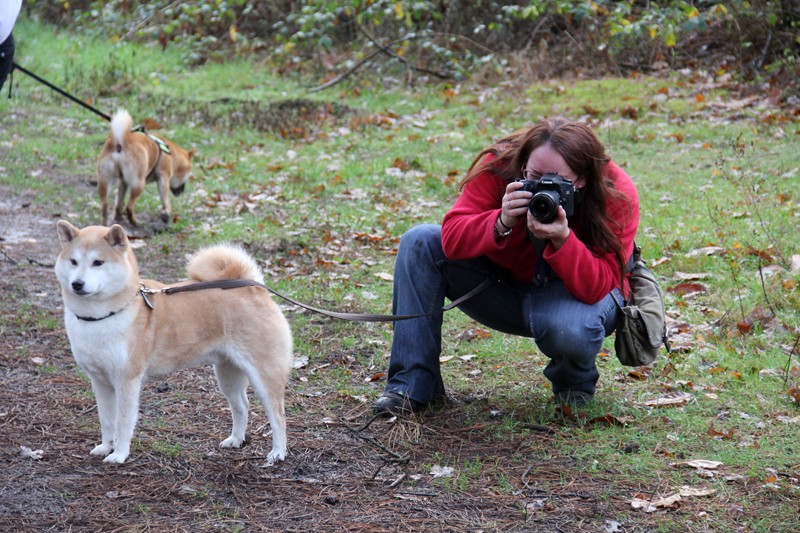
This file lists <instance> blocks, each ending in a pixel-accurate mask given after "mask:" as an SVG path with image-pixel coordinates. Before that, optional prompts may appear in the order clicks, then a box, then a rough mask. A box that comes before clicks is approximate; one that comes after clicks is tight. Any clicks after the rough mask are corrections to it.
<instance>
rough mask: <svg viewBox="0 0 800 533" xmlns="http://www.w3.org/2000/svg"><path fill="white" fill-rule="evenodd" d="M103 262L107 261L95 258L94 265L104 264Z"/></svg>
mask: <svg viewBox="0 0 800 533" xmlns="http://www.w3.org/2000/svg"><path fill="white" fill-rule="evenodd" d="M103 263H105V261H101V260H100V259H95V260H94V261H92V266H93V267H99V266H103Z"/></svg>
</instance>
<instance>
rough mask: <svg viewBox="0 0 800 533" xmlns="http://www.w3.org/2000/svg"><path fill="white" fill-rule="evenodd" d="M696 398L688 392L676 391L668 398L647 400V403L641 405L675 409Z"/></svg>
mask: <svg viewBox="0 0 800 533" xmlns="http://www.w3.org/2000/svg"><path fill="white" fill-rule="evenodd" d="M692 398H694V396H692V395H691V394H689V393H688V392H682V391H676V392H673V393H670V394H667V395H666V396H661V397H660V398H654V399H652V400H647V401H646V402H640V405H644V406H646V407H674V406H677V405H685V404H686V403H688V402H689V400H691V399H692Z"/></svg>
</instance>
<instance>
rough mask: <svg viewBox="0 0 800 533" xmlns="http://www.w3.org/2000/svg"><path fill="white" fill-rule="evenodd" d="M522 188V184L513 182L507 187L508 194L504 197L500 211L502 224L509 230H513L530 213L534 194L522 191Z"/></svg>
mask: <svg viewBox="0 0 800 533" xmlns="http://www.w3.org/2000/svg"><path fill="white" fill-rule="evenodd" d="M521 188H522V183H521V182H518V181H512V182H511V183H509V184H508V185H506V193H505V194H504V195H503V205H502V207H501V210H500V223H501V224H503V225H504V226H505V227H507V228H513V227H514V226H515V225H516V224H517V222H518V221H519V219H520V218H522V217H524V216H525V213H527V212H528V206H529V205H530V203H531V197H532V196H533V193H531V192H529V191H521V190H520V189H521ZM529 225H530V224H529Z"/></svg>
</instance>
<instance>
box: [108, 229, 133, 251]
mask: <svg viewBox="0 0 800 533" xmlns="http://www.w3.org/2000/svg"><path fill="white" fill-rule="evenodd" d="M106 241H107V242H108V245H109V246H111V247H112V248H120V249H121V250H125V248H127V247H128V236H127V235H126V234H125V229H124V228H123V227H122V226H120V225H119V224H114V225H113V226H111V227H110V228H108V234H107V235H106Z"/></svg>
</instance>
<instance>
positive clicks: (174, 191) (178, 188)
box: [169, 183, 186, 196]
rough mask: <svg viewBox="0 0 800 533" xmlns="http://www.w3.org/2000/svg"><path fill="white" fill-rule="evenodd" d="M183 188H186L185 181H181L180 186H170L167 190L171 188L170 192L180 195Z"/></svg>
mask: <svg viewBox="0 0 800 533" xmlns="http://www.w3.org/2000/svg"><path fill="white" fill-rule="evenodd" d="M185 188H186V184H185V183H181V184H180V186H178V187H170V189H169V190H171V191H172V194H174V195H175V196H180V195H181V193H182V192H183V190H184V189H185Z"/></svg>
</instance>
